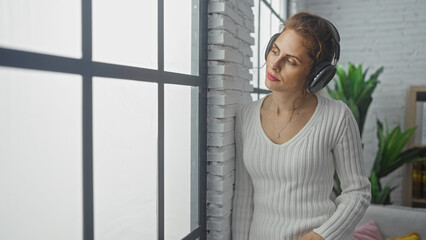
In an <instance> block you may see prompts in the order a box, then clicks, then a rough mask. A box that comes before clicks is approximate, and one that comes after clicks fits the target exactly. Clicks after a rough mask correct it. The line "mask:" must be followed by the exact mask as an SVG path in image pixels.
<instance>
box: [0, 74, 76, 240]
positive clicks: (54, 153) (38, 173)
mask: <svg viewBox="0 0 426 240" xmlns="http://www.w3.org/2000/svg"><path fill="white" fill-rule="evenodd" d="M0 79H1V81H0V112H1V114H0V192H1V197H0V239H8V240H17V239H46V240H57V239H65V240H67V239H69V240H74V239H81V236H82V234H83V233H82V226H83V222H82V219H83V214H82V213H83V211H82V198H83V196H82V191H83V190H82V170H81V169H82V154H81V153H82V123H81V119H82V115H81V114H82V107H81V105H82V103H81V77H80V76H78V75H71V74H60V73H49V72H42V71H32V70H21V69H16V68H4V67H0Z"/></svg>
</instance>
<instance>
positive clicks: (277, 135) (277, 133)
mask: <svg viewBox="0 0 426 240" xmlns="http://www.w3.org/2000/svg"><path fill="white" fill-rule="evenodd" d="M295 110H296V109H295V108H293V110H292V111H291V115H290V118H289V120H288V122H287V123H286V124H285V125H284V126H283V127H282V128H281V129H280V130H279V131H277V130H276V129H275V126H274V124H273V123H272V127H273V128H274V131H275V136H276V137H277V138H280V132H282V131H283V130H284V129H285V128H286V127H287V126H288V124H289V123H290V122H291V119H292V118H293V114H294V111H295ZM271 120H272V118H271Z"/></svg>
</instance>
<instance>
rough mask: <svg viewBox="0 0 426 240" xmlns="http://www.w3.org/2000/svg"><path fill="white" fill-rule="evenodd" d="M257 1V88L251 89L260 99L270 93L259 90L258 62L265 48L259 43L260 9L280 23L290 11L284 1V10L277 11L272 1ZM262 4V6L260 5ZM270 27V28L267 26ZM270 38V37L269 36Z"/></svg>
mask: <svg viewBox="0 0 426 240" xmlns="http://www.w3.org/2000/svg"><path fill="white" fill-rule="evenodd" d="M257 1H258V8H257V16H256V15H255V21H257V26H258V28H257V33H256V37H257V45H256V51H257V66H254V67H255V68H256V69H258V71H255V76H254V77H255V79H254V80H256V82H257V87H254V88H253V91H252V94H256V95H257V99H260V98H261V97H260V95H261V94H268V93H271V90H269V89H265V88H260V87H259V86H260V78H261V76H260V71H259V69H260V68H261V67H262V65H261V64H259V63H260V61H261V60H262V59H263V58H262V56H263V55H264V54H262V47H266V46H260V44H259V41H260V37H261V36H260V32H261V24H260V20H261V7H267V8H268V9H269V11H271V14H273V15H275V17H277V18H278V19H279V20H280V21H281V22H282V23H284V22H285V19H286V18H287V17H288V16H289V9H290V1H289V0H284V3H283V5H285V6H286V8H285V9H279V10H276V9H274V8H273V7H272V5H271V3H272V1H273V0H269V1H270V2H271V3H269V2H268V1H267V0H257ZM262 3H263V4H264V5H262ZM279 12H282V13H281V15H280V14H279ZM283 15H284V16H283ZM267 27H270V26H267ZM269 37H272V36H269Z"/></svg>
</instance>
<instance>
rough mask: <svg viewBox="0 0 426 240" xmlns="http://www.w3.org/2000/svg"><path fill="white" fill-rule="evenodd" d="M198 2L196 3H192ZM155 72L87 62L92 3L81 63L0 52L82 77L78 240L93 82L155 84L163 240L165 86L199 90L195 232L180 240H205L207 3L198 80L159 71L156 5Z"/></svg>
mask: <svg viewBox="0 0 426 240" xmlns="http://www.w3.org/2000/svg"><path fill="white" fill-rule="evenodd" d="M194 1H197V0H194ZM157 2H158V6H157V9H158V14H157V16H158V18H157V22H158V31H157V34H158V69H157V70H153V69H147V68H141V67H134V66H126V65H119V64H111V63H103V62H95V61H93V58H92V44H93V41H92V0H81V14H82V16H81V19H82V21H81V24H82V57H81V58H80V59H76V58H70V57H62V56H56V55H49V54H43V53H37V52H31V51H23V50H15V49H10V48H3V47H0V56H1V57H0V66H5V67H12V68H17V69H31V70H41V71H48V72H57V73H72V74H78V75H81V76H82V81H83V82H82V134H83V135H82V136H83V137H82V145H83V146H82V147H83V148H82V159H83V160H82V161H83V164H82V165H83V169H82V176H83V240H93V239H94V199H93V195H94V192H93V108H92V105H93V88H92V87H93V77H106V78H115V79H118V80H135V81H143V82H154V83H157V84H158V88H157V89H158V179H157V181H158V183H157V185H158V196H157V204H158V222H157V229H158V233H157V238H158V239H160V240H162V239H164V84H177V85H185V86H194V87H198V89H199V94H198V103H199V104H198V114H199V115H198V122H199V124H198V126H199V128H198V139H199V142H198V159H199V162H198V204H199V205H198V227H197V228H195V230H192V232H190V233H189V234H188V235H187V236H185V237H184V238H183V240H195V239H201V240H205V239H206V192H207V190H206V189H207V183H206V179H207V165H206V161H205V160H206V158H207V16H208V14H207V1H202V0H199V1H198V6H199V13H198V18H199V29H198V30H199V36H200V37H199V53H198V59H199V60H198V64H199V66H198V69H199V70H198V71H199V74H198V76H194V75H187V74H181V73H173V72H167V71H164V0H158V1H157Z"/></svg>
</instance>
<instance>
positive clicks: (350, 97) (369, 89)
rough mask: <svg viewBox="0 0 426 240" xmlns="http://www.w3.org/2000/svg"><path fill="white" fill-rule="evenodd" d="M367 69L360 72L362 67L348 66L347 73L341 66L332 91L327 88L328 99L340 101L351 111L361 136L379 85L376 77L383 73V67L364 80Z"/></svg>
mask: <svg viewBox="0 0 426 240" xmlns="http://www.w3.org/2000/svg"><path fill="white" fill-rule="evenodd" d="M367 72H368V69H366V70H365V71H364V72H363V71H362V65H361V64H360V65H358V66H355V65H353V64H352V63H349V64H348V72H347V73H346V72H345V70H343V68H342V66H338V67H337V78H334V79H333V80H334V83H335V86H334V89H331V88H329V87H327V92H328V94H329V95H330V97H332V98H334V99H336V100H341V101H343V102H344V103H346V105H348V107H349V108H350V109H351V111H352V113H353V114H354V117H355V119H356V122H357V123H358V128H359V132H360V134H361V136H362V131H363V129H364V123H365V118H366V116H367V111H368V108H369V107H370V104H371V102H372V101H373V97H372V94H373V92H374V90H375V89H376V86H377V84H378V83H379V80H378V77H379V75H380V74H381V73H382V72H383V67H381V68H379V69H378V70H376V71H375V72H374V73H373V74H371V75H370V77H369V78H368V80H366V76H367Z"/></svg>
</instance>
